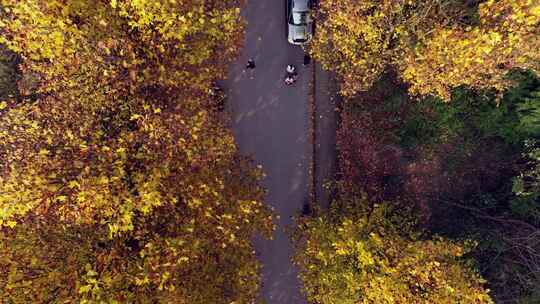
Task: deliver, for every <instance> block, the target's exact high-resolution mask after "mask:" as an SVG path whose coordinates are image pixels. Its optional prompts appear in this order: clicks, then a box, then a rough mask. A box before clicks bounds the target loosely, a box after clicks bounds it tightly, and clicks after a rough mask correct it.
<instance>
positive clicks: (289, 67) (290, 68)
mask: <svg viewBox="0 0 540 304" xmlns="http://www.w3.org/2000/svg"><path fill="white" fill-rule="evenodd" d="M285 71H287V74H288V75H295V74H296V67H295V66H294V65H292V64H289V65H287V68H286V69H285Z"/></svg>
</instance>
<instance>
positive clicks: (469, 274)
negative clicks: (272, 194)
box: [295, 198, 493, 304]
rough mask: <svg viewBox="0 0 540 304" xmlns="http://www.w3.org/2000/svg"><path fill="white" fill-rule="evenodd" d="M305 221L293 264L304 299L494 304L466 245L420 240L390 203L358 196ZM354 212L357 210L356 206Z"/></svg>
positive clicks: (351, 303)
mask: <svg viewBox="0 0 540 304" xmlns="http://www.w3.org/2000/svg"><path fill="white" fill-rule="evenodd" d="M342 203H343V205H344V206H348V207H346V208H345V209H346V210H343V209H338V208H335V209H333V210H332V212H331V213H330V214H326V215H323V216H320V217H312V218H304V219H303V220H302V221H301V222H300V225H299V227H300V228H299V230H298V231H297V239H296V241H297V244H298V247H297V252H296V255H295V262H296V264H297V265H298V266H299V267H300V278H301V280H302V282H303V284H304V291H305V293H306V295H307V298H308V301H311V302H314V303H321V304H334V303H340V304H358V303H363V304H397V303H419V304H431V303H437V304H439V303H440V304H453V303H463V304H466V303H471V304H473V303H474V304H480V303H486V304H487V303H493V301H492V300H491V298H490V296H489V294H488V290H487V289H485V287H484V286H483V285H484V284H483V283H484V281H483V279H482V278H481V277H480V276H479V275H478V274H477V273H476V272H475V271H474V270H473V268H472V265H471V264H470V262H469V261H468V260H467V259H465V258H464V254H465V253H466V252H467V248H468V247H470V246H472V244H468V243H466V242H456V241H451V240H448V239H444V238H440V237H435V238H430V239H426V238H419V236H418V234H417V233H415V232H414V231H413V230H412V229H411V227H412V222H408V221H407V220H405V216H404V214H403V213H400V214H399V216H397V217H396V216H392V213H395V211H392V205H390V204H387V203H384V204H379V205H375V206H374V208H373V209H372V210H367V209H366V208H365V207H364V206H369V205H370V204H369V203H368V202H366V201H365V199H362V198H354V199H352V200H351V201H347V202H342ZM359 206H360V207H359Z"/></svg>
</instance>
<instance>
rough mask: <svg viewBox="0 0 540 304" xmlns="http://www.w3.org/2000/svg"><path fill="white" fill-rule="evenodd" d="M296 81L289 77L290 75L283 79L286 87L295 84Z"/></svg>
mask: <svg viewBox="0 0 540 304" xmlns="http://www.w3.org/2000/svg"><path fill="white" fill-rule="evenodd" d="M295 81H296V80H295V79H294V78H293V77H292V76H291V75H287V77H285V84H286V85H291V84H293V83H294V82H295Z"/></svg>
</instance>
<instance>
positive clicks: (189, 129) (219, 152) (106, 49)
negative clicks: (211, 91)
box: [0, 0, 273, 304]
mask: <svg viewBox="0 0 540 304" xmlns="http://www.w3.org/2000/svg"><path fill="white" fill-rule="evenodd" d="M242 25H243V23H242V21H241V19H240V15H239V2H237V1H226V2H223V1H202V0H193V1H192V0H185V1H120V0H119V1H114V0H112V1H88V0H70V1H60V0H58V1H56V0H55V1H39V0H24V1H19V0H1V1H0V43H2V44H4V45H6V46H7V47H8V48H9V49H10V50H11V51H13V52H15V53H16V54H18V55H19V56H20V57H21V59H22V64H21V65H20V72H21V80H20V81H19V83H18V88H19V91H20V94H19V96H17V97H14V98H11V99H7V100H3V101H0V143H1V144H0V226H1V227H2V228H0V297H1V298H2V299H3V300H4V301H5V302H6V303H30V302H33V303H42V302H48V301H52V300H54V301H58V302H74V301H75V302H81V303H103V302H107V303H125V302H133V303H135V302H136V303H148V302H153V303H154V302H158V303H171V302H175V303H201V304H203V303H204V304H206V303H231V302H236V303H251V302H252V301H253V300H254V299H255V297H256V293H257V288H258V282H259V278H258V267H259V266H258V263H257V261H256V259H255V255H254V251H253V248H252V247H251V243H250V239H251V237H252V236H253V235H254V234H256V233H263V234H265V235H267V236H269V234H270V233H271V230H272V228H273V227H272V218H271V214H270V211H269V210H268V209H267V207H265V206H264V205H263V203H262V198H263V194H264V193H263V190H262V189H261V188H260V186H259V179H260V178H261V176H262V172H261V171H260V169H258V168H255V167H253V165H252V164H251V163H250V161H249V160H247V159H245V158H243V157H241V156H239V155H238V153H237V151H236V146H235V143H234V139H233V137H232V134H231V133H230V131H228V130H227V129H226V128H225V127H224V126H223V124H222V123H221V121H220V120H219V119H218V118H217V116H216V114H215V113H214V112H213V111H211V110H209V108H208V106H207V105H209V104H210V103H211V100H210V96H209V95H208V92H207V88H208V87H210V86H211V82H212V80H214V79H216V78H217V77H220V76H223V75H224V73H225V71H226V63H228V62H229V61H230V60H231V59H232V56H234V55H235V54H236V53H237V50H238V46H239V41H240V39H241V33H242Z"/></svg>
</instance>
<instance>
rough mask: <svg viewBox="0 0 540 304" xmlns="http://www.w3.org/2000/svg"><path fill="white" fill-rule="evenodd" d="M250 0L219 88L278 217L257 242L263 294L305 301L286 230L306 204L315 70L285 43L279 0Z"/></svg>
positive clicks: (272, 301)
mask: <svg viewBox="0 0 540 304" xmlns="http://www.w3.org/2000/svg"><path fill="white" fill-rule="evenodd" d="M248 2H249V3H248V5H247V7H245V8H244V10H243V12H242V14H243V15H244V16H245V17H246V20H247V22H248V24H247V28H246V41H245V46H244V48H243V51H242V54H241V55H240V57H239V58H238V60H237V62H235V63H234V64H232V65H231V68H230V70H229V78H228V80H226V81H225V82H224V83H223V86H224V89H225V91H226V92H227V93H228V101H229V102H228V105H227V107H228V109H227V110H228V111H231V114H232V128H233V132H234V135H235V137H236V140H237V143H238V146H239V149H240V152H241V153H242V154H244V155H249V156H251V157H252V158H253V159H254V160H255V162H256V163H258V164H260V165H262V166H263V169H264V171H265V173H266V178H265V179H264V181H263V186H264V187H265V188H266V189H267V190H268V192H267V196H266V202H267V203H268V204H269V205H271V206H272V207H273V208H274V211H275V212H276V214H277V215H279V216H280V218H279V220H278V222H277V226H278V227H277V228H278V229H277V231H276V232H275V234H274V239H273V240H271V241H265V240H256V241H255V248H256V250H257V253H258V255H259V257H260V260H261V262H262V264H263V270H262V278H263V285H262V287H261V298H262V299H263V300H265V301H266V302H267V303H269V304H282V303H283V304H297V303H306V301H305V299H304V297H303V296H302V294H301V291H300V283H299V280H298V278H297V272H296V269H295V267H294V266H293V265H292V263H291V261H290V257H291V254H292V246H291V243H290V241H289V238H288V235H287V234H286V232H285V228H286V227H288V226H291V224H293V220H292V217H293V216H297V215H298V214H299V212H301V210H302V208H303V206H304V204H307V203H308V195H309V189H308V185H309V183H310V177H309V174H308V169H309V164H310V161H311V157H312V155H311V152H312V145H311V143H310V142H309V141H308V134H309V132H308V127H309V115H308V91H309V83H310V80H311V78H312V73H313V70H312V68H313V67H312V66H311V65H309V66H307V67H303V66H302V62H303V54H304V53H303V50H302V49H301V48H300V47H297V46H292V45H290V44H289V43H288V42H287V40H286V36H285V29H286V23H285V0H250V1H248ZM248 58H253V59H254V60H255V64H256V67H255V69H253V70H246V69H245V65H246V62H247V60H248ZM287 64H295V65H296V66H297V69H298V72H299V79H298V81H297V82H296V83H295V84H294V85H293V86H287V85H285V83H284V82H283V80H284V77H285V67H286V66H287Z"/></svg>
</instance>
